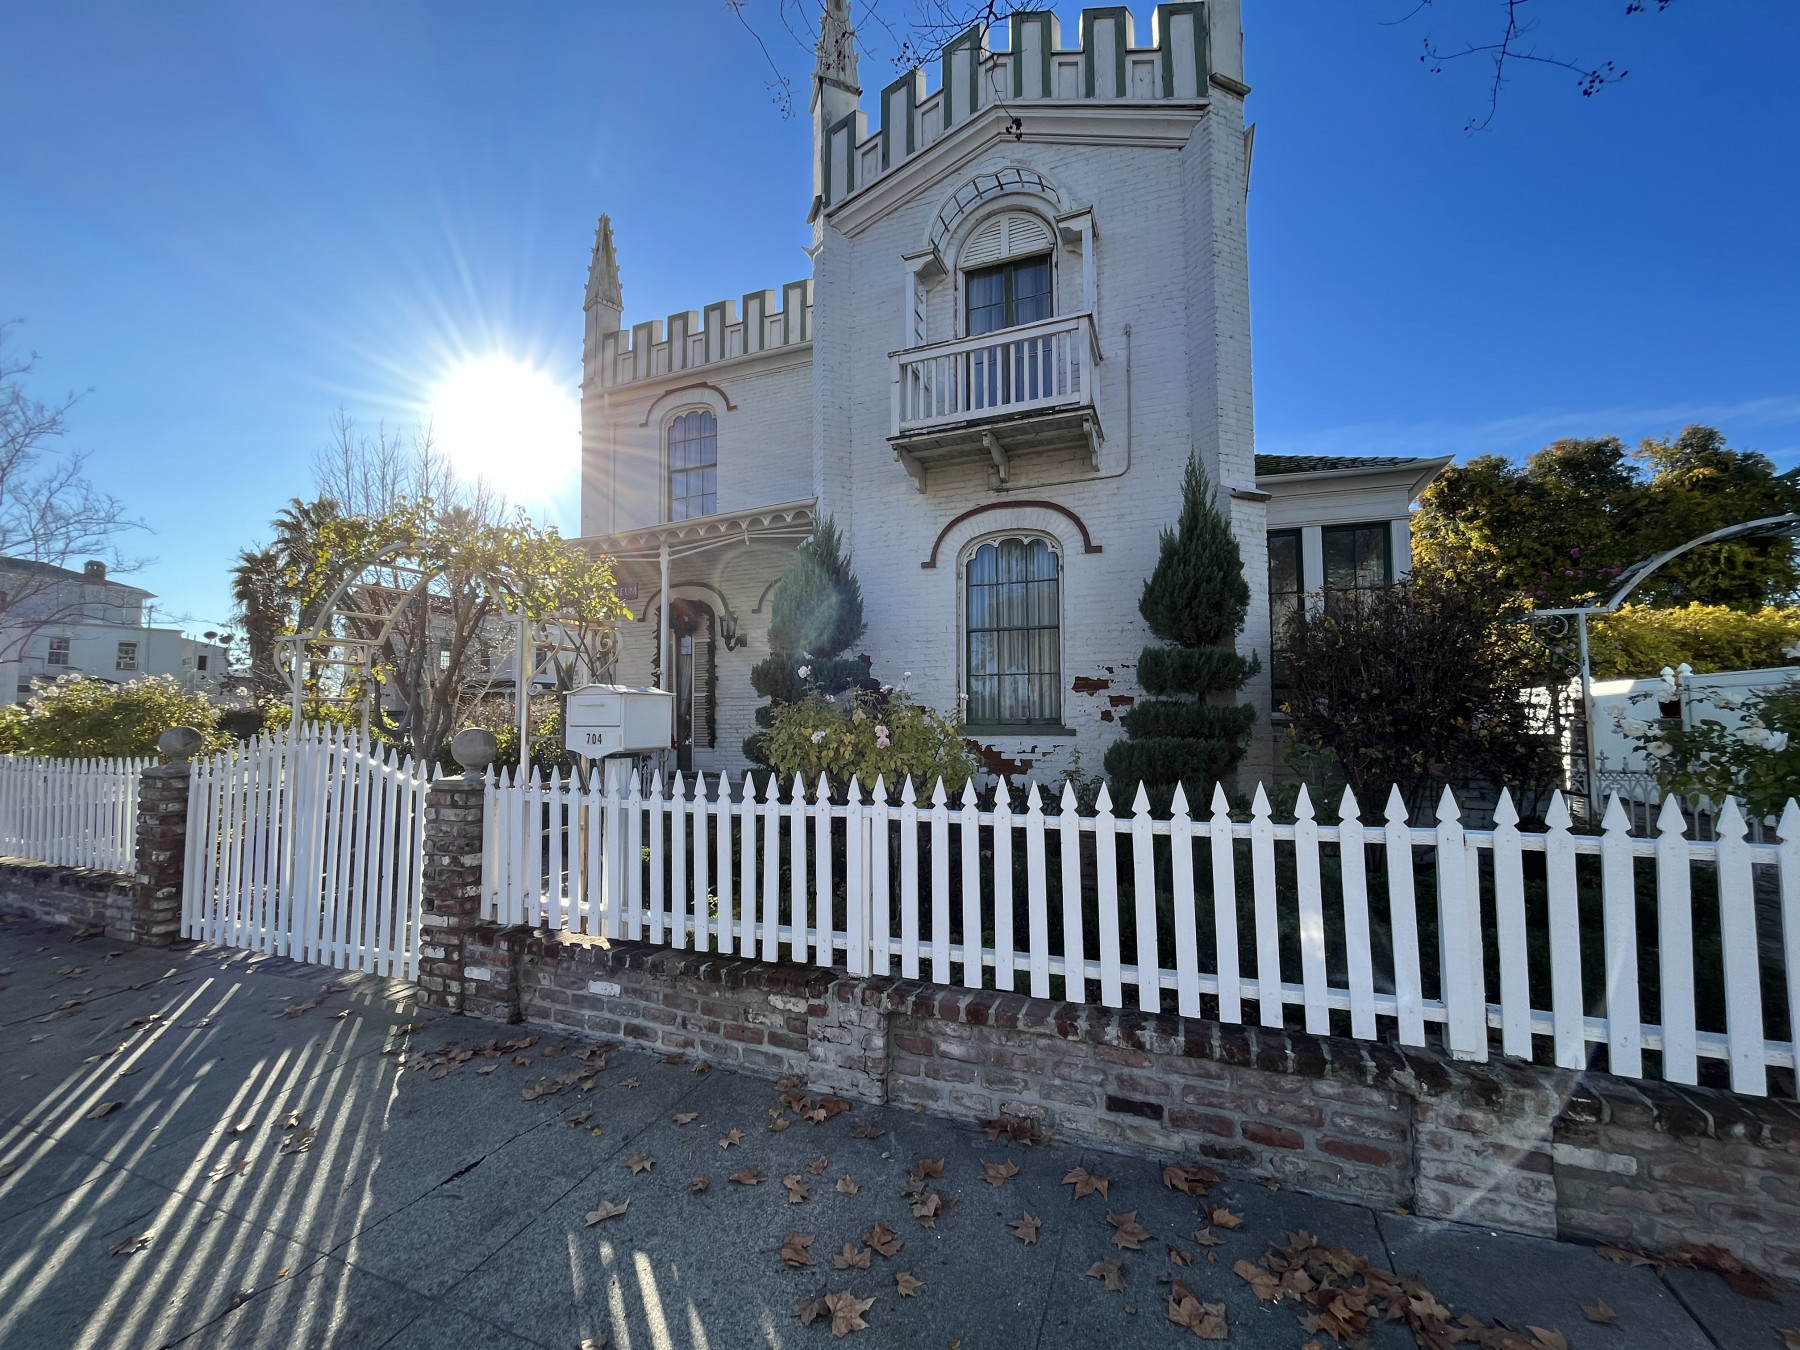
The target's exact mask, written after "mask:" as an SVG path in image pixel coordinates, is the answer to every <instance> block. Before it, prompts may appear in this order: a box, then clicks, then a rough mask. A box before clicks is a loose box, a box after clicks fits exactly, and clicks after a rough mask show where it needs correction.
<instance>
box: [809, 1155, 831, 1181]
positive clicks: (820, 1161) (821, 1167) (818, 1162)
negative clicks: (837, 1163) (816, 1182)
mask: <svg viewBox="0 0 1800 1350" xmlns="http://www.w3.org/2000/svg"><path fill="white" fill-rule="evenodd" d="M830 1166H831V1159H830V1158H814V1159H813V1160H812V1161H811V1162H809V1163H808V1164H806V1170H807V1171H809V1172H811V1173H812V1174H813V1175H814V1176H815V1177H819V1176H824V1175H825V1169H826V1168H827V1167H830Z"/></svg>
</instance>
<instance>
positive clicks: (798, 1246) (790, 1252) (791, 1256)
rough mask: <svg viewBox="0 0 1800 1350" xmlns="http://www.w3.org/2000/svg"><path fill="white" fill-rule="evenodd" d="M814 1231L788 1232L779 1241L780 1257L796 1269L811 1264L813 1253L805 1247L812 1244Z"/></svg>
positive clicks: (815, 1235)
mask: <svg viewBox="0 0 1800 1350" xmlns="http://www.w3.org/2000/svg"><path fill="white" fill-rule="evenodd" d="M817 1236H818V1234H816V1233H789V1234H788V1235H787V1237H786V1238H784V1239H783V1240H782V1243H781V1259H782V1260H783V1261H786V1262H787V1263H788V1264H789V1265H790V1266H792V1267H794V1268H795V1269H796V1270H798V1269H799V1268H800V1267H801V1266H810V1265H812V1264H813V1254H812V1253H811V1252H810V1251H808V1250H807V1248H809V1247H811V1246H812V1245H813V1239H814V1238H815V1237H817Z"/></svg>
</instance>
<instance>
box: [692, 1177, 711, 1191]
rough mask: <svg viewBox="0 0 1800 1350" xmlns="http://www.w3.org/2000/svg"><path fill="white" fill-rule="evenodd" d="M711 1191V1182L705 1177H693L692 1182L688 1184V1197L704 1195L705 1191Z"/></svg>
mask: <svg viewBox="0 0 1800 1350" xmlns="http://www.w3.org/2000/svg"><path fill="white" fill-rule="evenodd" d="M711 1189H712V1182H710V1181H708V1180H707V1179H706V1178H705V1177H695V1178H694V1179H693V1180H692V1181H690V1182H688V1194H689V1195H705V1194H706V1193H707V1191H709V1190H711Z"/></svg>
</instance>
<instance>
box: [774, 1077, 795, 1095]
mask: <svg viewBox="0 0 1800 1350" xmlns="http://www.w3.org/2000/svg"><path fill="white" fill-rule="evenodd" d="M799 1086H800V1080H799V1079H798V1078H777V1079H776V1080H775V1090H776V1091H777V1092H787V1091H789V1090H790V1089H793V1088H797V1087H799Z"/></svg>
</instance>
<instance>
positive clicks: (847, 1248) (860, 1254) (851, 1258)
mask: <svg viewBox="0 0 1800 1350" xmlns="http://www.w3.org/2000/svg"><path fill="white" fill-rule="evenodd" d="M874 1255H875V1253H874V1252H872V1251H870V1250H869V1249H868V1248H867V1247H862V1246H858V1245H857V1244H856V1243H854V1242H846V1243H845V1244H844V1249H843V1250H842V1251H841V1252H839V1253H837V1255H835V1256H833V1257H832V1258H831V1266H832V1269H834V1270H848V1269H850V1267H852V1266H855V1267H856V1268H857V1269H858V1270H867V1269H868V1268H869V1261H870V1258H872V1257H873V1256H874Z"/></svg>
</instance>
